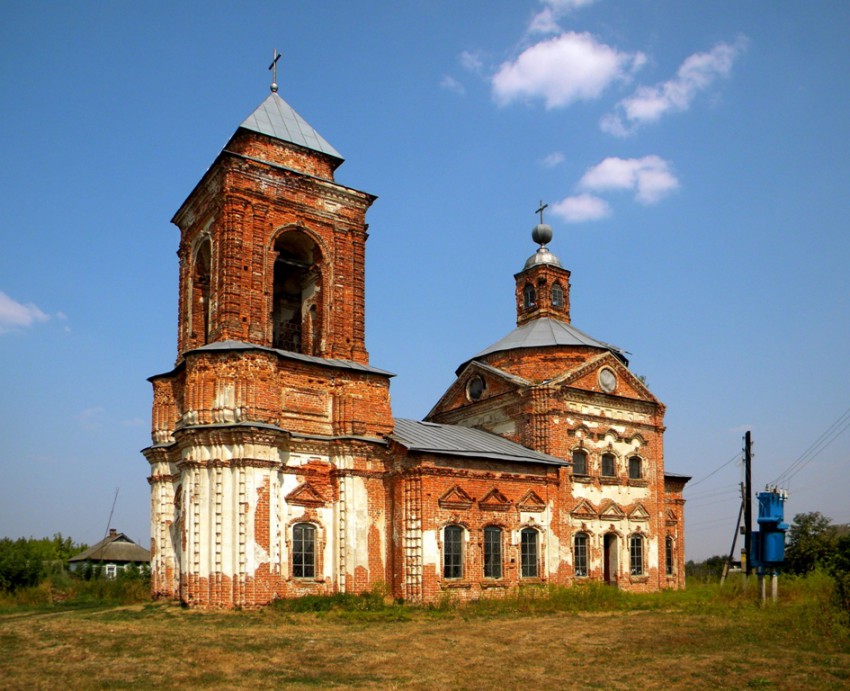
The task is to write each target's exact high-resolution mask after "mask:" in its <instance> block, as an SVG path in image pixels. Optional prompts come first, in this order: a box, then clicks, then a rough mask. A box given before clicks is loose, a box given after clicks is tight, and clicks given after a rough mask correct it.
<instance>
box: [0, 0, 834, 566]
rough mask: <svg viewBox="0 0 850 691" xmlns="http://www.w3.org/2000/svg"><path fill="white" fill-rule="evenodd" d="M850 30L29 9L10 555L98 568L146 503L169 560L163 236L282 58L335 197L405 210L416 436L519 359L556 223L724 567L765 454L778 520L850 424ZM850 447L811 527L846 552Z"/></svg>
mask: <svg viewBox="0 0 850 691" xmlns="http://www.w3.org/2000/svg"><path fill="white" fill-rule="evenodd" d="M848 26H850V3H847V2H844V1H830V0H820V1H819V2H817V3H804V2H781V1H778V0H764V1H759V0H752V1H749V2H740V1H730V2H726V1H723V0H715V1H712V2H688V3H683V2H678V1H676V0H669V1H667V0H629V1H621V2H615V1H614V0H597V1H595V2H594V1H588V0H560V1H555V0H550V1H549V2H541V1H538V0H489V1H488V2H461V3H459V2H453V1H450V0H413V1H410V2H404V3H390V2H361V3H351V2H337V1H330V0H327V1H325V2H321V3H306V2H305V3H294V2H251V1H248V2H242V3H239V4H238V5H237V4H235V3H223V2H208V3H200V2H168V3H165V2H148V3H129V2H105V1H104V2H82V3H65V2H61V3H60V2H18V1H15V0H9V1H7V2H5V3H2V5H0V94H2V97H1V98H2V111H1V112H2V122H3V125H4V126H3V134H2V135H0V156H2V160H3V166H2V169H0V182H1V183H2V184H0V204H2V208H3V210H4V213H3V215H2V220H0V233H2V235H1V236H0V238H2V252H0V362H2V365H0V392H1V393H0V471H2V483H0V534H5V535H9V536H13V537H16V536H21V535H33V536H42V535H51V534H53V533H54V532H58V531H61V532H62V533H63V534H65V535H71V536H73V537H74V538H75V539H77V540H83V541H87V542H89V543H92V542H94V541H96V540H98V539H99V538H100V537H101V536H102V535H103V533H104V531H105V530H106V527H107V519H108V516H109V511H110V507H111V505H112V500H113V497H114V494H115V491H116V489H117V488H120V491H119V496H118V501H117V505H116V511H115V516H114V517H113V520H112V526H113V527H116V528H118V529H119V530H123V531H125V532H127V533H128V534H129V535H130V536H131V537H133V538H134V539H137V540H138V541H140V542H142V543H143V544H146V542H147V539H148V485H147V482H146V477H147V474H148V465H147V462H146V461H145V459H144V458H143V456H142V455H141V454H140V453H139V450H140V449H141V448H143V447H144V446H147V445H148V444H149V428H150V399H151V390H150V385H149V383H148V382H147V381H146V378H147V377H148V376H150V375H152V374H156V373H159V372H163V371H166V370H168V369H170V367H171V366H172V365H173V363H174V359H175V357H176V314H177V260H176V255H175V252H176V250H177V242H178V233H177V230H176V228H175V227H173V226H171V225H170V224H169V220H170V218H171V216H172V214H173V213H174V212H175V211H176V210H177V208H178V207H179V206H180V204H181V202H182V201H183V199H185V197H186V196H187V195H188V194H189V192H190V191H191V190H192V188H193V186H194V185H195V183H196V182H197V181H198V180H199V179H200V177H201V175H202V174H203V172H204V171H205V170H206V168H207V166H208V165H209V164H210V163H211V162H212V161H213V159H214V158H215V156H216V154H217V153H218V152H219V150H220V149H221V147H222V146H223V145H224V144H225V142H226V141H227V139H228V138H229V137H230V135H231V134H232V133H233V132H234V131H235V130H236V128H237V127H238V125H239V123H240V122H241V121H242V120H243V119H244V118H245V117H246V116H247V115H248V114H249V113H250V112H251V111H252V110H253V109H254V108H255V107H256V106H257V105H259V103H260V102H261V101H262V100H263V99H264V98H265V97H266V95H267V93H268V84H269V81H270V80H269V76H270V75H269V72H268V71H267V70H266V67H267V65H268V63H269V61H270V58H271V54H272V50H273V49H274V48H277V49H279V50H280V51H281V52H282V53H283V58H282V59H281V62H280V70H279V75H278V82H279V84H280V94H281V95H282V96H283V98H284V99H286V100H287V101H288V102H289V103H290V104H291V105H292V106H293V107H294V108H295V109H296V110H297V111H298V112H299V113H300V114H301V115H302V116H303V117H304V118H305V119H306V120H307V121H308V122H309V123H310V124H311V125H313V126H314V127H315V128H316V129H317V130H318V131H319V132H320V133H321V134H322V135H323V136H324V137H325V138H326V139H327V140H328V141H330V142H331V144H333V145H334V146H335V147H336V148H337V149H338V150H339V151H340V152H341V153H342V155H343V156H344V157H345V158H346V163H345V164H343V166H342V167H341V168H340V169H339V170H338V171H337V179H338V180H339V181H340V182H341V183H343V184H346V185H349V186H351V187H355V188H358V189H362V190H365V191H368V192H371V193H374V194H377V195H378V197H379V198H378V200H377V202H375V204H374V206H373V207H372V209H371V210H370V212H369V216H368V220H369V223H370V240H369V245H368V253H367V345H368V347H369V350H370V354H371V361H372V363H373V364H374V365H376V366H378V367H381V368H384V369H388V370H391V371H393V372H396V373H397V374H398V376H397V378H396V379H394V380H393V384H392V396H393V406H394V412H395V414H396V415H397V416H399V417H413V418H421V417H423V416H424V415H425V414H427V412H428V411H429V409H430V407H431V406H432V405H433V404H434V403H435V402H436V401H437V399H438V398H439V396H440V395H441V394H442V393H443V391H444V390H445V389H446V388H447V387H448V386H449V385H450V384H451V382H452V380H453V372H454V370H455V368H456V367H457V365H459V364H460V363H461V362H464V361H465V360H467V359H468V358H469V357H471V356H472V355H474V354H475V353H477V352H478V351H480V350H482V349H483V348H484V347H486V346H487V345H489V344H491V343H493V342H494V341H497V340H498V339H500V338H501V337H502V336H504V335H505V334H506V333H508V332H509V331H510V330H511V329H512V328H513V326H514V318H515V313H514V305H513V274H514V273H516V272H517V271H518V270H519V269H520V268H521V267H522V265H523V263H524V261H525V259H526V258H527V257H528V256H529V255H531V254H532V253H533V251H534V249H535V246H534V244H533V243H532V242H531V239H530V230H531V227H532V226H533V225H534V223H535V222H536V216H535V215H534V209H535V208H537V204H538V201H539V200H540V199H543V200H545V201H546V202H548V203H549V204H550V209H549V210H548V216H547V221H548V222H549V223H550V224H551V225H552V226H553V228H554V231H555V237H554V240H553V241H552V243H551V245H550V247H551V249H552V251H553V252H554V253H555V254H556V255H557V256H559V257H560V259H561V261H562V263H563V265H564V266H565V267H567V268H569V269H570V270H571V271H572V286H573V288H572V316H573V323H574V324H575V325H576V326H578V327H579V328H580V329H582V330H583V331H585V332H587V333H589V334H590V335H592V336H593V337H595V338H597V339H600V340H604V341H607V342H610V343H614V344H616V345H618V346H620V347H622V348H625V349H626V350H628V351H629V352H630V353H631V356H630V357H631V366H632V370H633V371H634V372H636V373H637V374H640V375H643V376H645V377H646V378H647V381H648V383H649V386H650V388H651V389H652V390H653V392H654V393H655V394H656V395H657V396H658V397H659V398H660V399H661V400H662V401H663V402H664V403H665V404H666V405H667V407H668V411H667V418H666V422H667V433H666V436H665V441H666V468H667V470H669V471H671V472H677V473H682V474H687V475H692V476H693V477H694V486H693V489H691V490H689V492H688V493H687V494H686V496H688V497H690V503H689V506H688V510H687V521H688V533H687V540H688V544H687V549H688V558H694V559H701V558H704V557H707V556H709V555H711V554H715V553H720V552H725V551H727V550H728V548H729V544H730V541H731V537H732V532H733V529H734V521H735V518H736V514H737V509H738V503H739V499H738V495H737V485H738V483H739V481H740V479H741V469H740V465H739V463H738V462H737V461H732V462H730V463H728V464H727V465H725V466H724V464H725V463H727V461H731V459H733V457H737V456H738V454H739V452H740V449H741V438H742V436H743V434H744V431H745V430H747V429H751V430H752V432H753V437H754V439H755V442H756V447H755V452H756V457H755V466H754V478H755V484H756V486H757V487H758V488H760V487H762V486H764V484H765V483H767V482H770V481H772V480H774V479H776V478H777V477H778V476H780V475H781V474H782V473H783V472H784V471H786V470H787V469H788V468H789V467H791V466H792V463H793V462H794V461H795V460H797V459H801V457H802V460H804V461H805V460H806V459H807V458H809V456H803V454H804V452H806V451H807V449H808V448H809V447H810V445H811V444H812V443H813V442H816V440H817V439H818V438H819V436H820V435H821V434H822V433H823V432H824V431H826V430H828V428H829V427H830V425H831V424H832V423H833V422H835V421H837V420H842V421H845V418H843V417H842V416H843V415H844V414H845V413H846V412H847V410H848V406H850V395H848V392H850V363H848V358H847V344H848V342H850V319H848V315H850V300H848V295H850V278H848V276H850V272H848V257H850V239H848V232H847V229H848V219H850V194H848V183H850V176H848V170H847V168H848V164H847V162H848V161H850V80H848V74H850V44H848V42H847V40H846V30H847V27H848ZM843 424H844V422H842V423H840V425H839V426H838V427H837V428H835V430H834V431H835V432H837V431H838V430H840V429H842V428H843V427H842V426H843ZM831 438H832V435H830V436H828V437H827V439H826V440H825V441H827V440H829V439H831ZM848 442H850V435H848V434H846V433H844V434H843V435H838V436H837V437H836V439H835V443H831V444H829V445H828V446H827V447H826V448H825V449H823V450H822V452H820V453H817V454H816V455H812V454H810V456H811V459H810V461H809V462H807V463H805V464H802V467H801V468H800V469H799V471H798V472H794V473H793V475H792V477H791V478H790V482H789V483H788V487H789V489H790V491H791V495H790V499H789V503H788V506H787V513H788V515H793V514H794V513H797V512H802V511H814V510H819V511H822V512H823V513H825V514H826V515H828V516H831V517H832V518H833V519H834V520H836V521H841V522H850V502H848V500H847V490H848V480H847V476H848V469H850V463H848V458H849V457H850V452H848ZM816 450H817V449H814V451H816ZM721 466H724V467H722V468H721ZM718 468H721V469H720V470H718V471H717V472H716V473H714V474H713V475H711V477H708V479H705V480H704V481H702V480H703V478H705V477H706V476H708V475H709V474H710V473H712V472H714V471H715V470H717V469H718Z"/></svg>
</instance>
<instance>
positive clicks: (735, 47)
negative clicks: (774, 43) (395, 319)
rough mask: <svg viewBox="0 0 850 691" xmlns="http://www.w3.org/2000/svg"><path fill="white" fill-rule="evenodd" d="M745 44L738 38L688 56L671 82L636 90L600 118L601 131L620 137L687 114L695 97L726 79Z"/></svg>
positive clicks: (745, 41) (742, 39)
mask: <svg viewBox="0 0 850 691" xmlns="http://www.w3.org/2000/svg"><path fill="white" fill-rule="evenodd" d="M746 44H747V40H746V39H745V38H743V37H741V38H739V39H738V40H737V41H736V42H735V43H734V44H730V43H719V44H718V45H716V46H715V47H714V48H712V49H711V50H710V51H709V52H707V53H694V54H693V55H690V56H688V57H687V58H686V59H685V61H684V62H683V63H682V64H681V65H680V66H679V69H678V70H677V71H676V76H675V77H674V78H673V79H670V80H668V81H666V82H662V83H661V84H656V85H655V86H641V87H638V88H637V89H636V90H635V92H634V94H632V95H631V96H629V97H628V98H624V99H623V100H622V101H620V102H619V103H618V104H617V106H616V110H617V112H616V113H611V114H609V115H606V116H605V117H604V118H602V120H601V122H600V123H599V124H600V127H601V128H602V130H603V131H605V132H609V133H610V134H613V135H615V136H620V137H622V136H626V135H628V134H631V133H632V132H633V131H634V129H635V128H636V127H638V126H639V125H642V124H644V123H647V122H655V121H657V120H659V119H660V118H661V117H662V116H663V115H666V114H668V113H679V112H682V111H685V110H688V108H690V106H691V103H692V102H693V100H694V98H696V96H697V94H699V93H700V92H701V91H704V90H705V89H707V88H708V87H709V86H711V84H712V83H714V81H715V80H716V79H718V78H720V77H726V76H728V75H729V73H730V72H731V71H732V65H733V64H734V62H735V60H736V58H737V57H738V56H739V55H740V54H741V52H742V51H743V50H744V49H745V48H746Z"/></svg>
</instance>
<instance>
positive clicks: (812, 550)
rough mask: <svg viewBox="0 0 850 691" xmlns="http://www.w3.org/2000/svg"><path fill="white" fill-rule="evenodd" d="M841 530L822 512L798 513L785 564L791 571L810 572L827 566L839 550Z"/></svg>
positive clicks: (791, 532)
mask: <svg viewBox="0 0 850 691" xmlns="http://www.w3.org/2000/svg"><path fill="white" fill-rule="evenodd" d="M837 539H838V537H837V531H836V529H835V526H833V525H832V523H831V520H830V519H829V518H827V517H826V516H824V515H823V514H822V513H821V512H820V511H810V512H809V513H798V514H797V515H796V516H794V520H793V522H792V523H791V529H790V530H789V531H788V546H787V548H786V549H785V566H786V568H787V569H788V571H790V572H791V573H796V574H806V573H809V572H810V571H814V569H815V568H816V567H817V566H822V567H824V568H826V567H827V566H828V565H829V562H830V560H831V558H832V555H833V553H834V552H835V548H836V543H837Z"/></svg>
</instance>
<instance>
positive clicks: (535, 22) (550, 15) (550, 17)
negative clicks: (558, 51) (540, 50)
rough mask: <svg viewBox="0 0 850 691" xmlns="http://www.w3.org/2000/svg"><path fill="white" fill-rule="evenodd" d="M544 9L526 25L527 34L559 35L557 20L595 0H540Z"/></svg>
mask: <svg viewBox="0 0 850 691" xmlns="http://www.w3.org/2000/svg"><path fill="white" fill-rule="evenodd" d="M542 2H543V4H544V5H545V7H544V8H543V9H542V10H540V11H539V12H538V13H537V14H535V15H534V16H533V17H532V18H531V21H530V22H529V24H528V33H529V34H559V33H561V28H560V27H559V26H558V19H560V18H561V17H563V16H564V15H565V14H568V13H569V12H572V11H573V10H578V9H581V8H582V7H586V6H588V5H592V4H593V3H595V2H596V0H542Z"/></svg>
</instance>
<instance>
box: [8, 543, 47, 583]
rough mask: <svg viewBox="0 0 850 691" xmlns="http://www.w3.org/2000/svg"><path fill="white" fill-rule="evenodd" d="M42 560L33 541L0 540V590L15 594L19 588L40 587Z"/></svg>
mask: <svg viewBox="0 0 850 691" xmlns="http://www.w3.org/2000/svg"><path fill="white" fill-rule="evenodd" d="M41 573H42V559H41V555H40V554H39V553H38V550H37V549H36V548H35V547H34V545H33V544H32V540H26V539H24V538H20V539H18V540H10V539H9V538H7V537H4V538H3V539H2V540H0V590H6V591H9V592H15V591H16V590H17V589H18V588H27V587H29V586H33V585H38V582H39V580H41Z"/></svg>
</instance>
